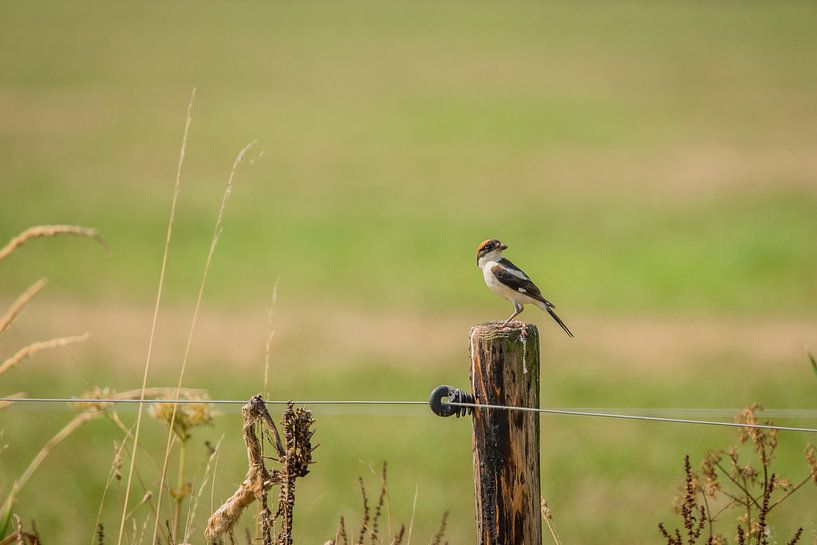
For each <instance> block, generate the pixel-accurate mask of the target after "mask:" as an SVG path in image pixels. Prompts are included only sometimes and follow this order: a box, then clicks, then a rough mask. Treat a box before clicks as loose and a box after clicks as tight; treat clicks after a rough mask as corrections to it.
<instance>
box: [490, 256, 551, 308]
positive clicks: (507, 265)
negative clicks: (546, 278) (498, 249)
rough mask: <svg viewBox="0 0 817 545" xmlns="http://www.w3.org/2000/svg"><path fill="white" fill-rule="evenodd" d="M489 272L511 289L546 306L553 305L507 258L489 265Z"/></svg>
mask: <svg viewBox="0 0 817 545" xmlns="http://www.w3.org/2000/svg"><path fill="white" fill-rule="evenodd" d="M491 273H493V275H494V276H495V277H496V279H497V280H499V281H500V282H502V283H503V284H505V285H506V286H508V287H509V288H511V289H512V290H514V291H518V292H519V293H524V294H525V295H527V296H528V297H531V298H533V299H536V300H537V301H541V302H543V303H545V305H547V306H548V307H551V306H553V305H552V303H551V302H550V301H548V300H547V299H545V298H544V296H543V295H542V292H540V291H539V288H537V287H536V284H534V283H533V281H531V279H530V278H528V275H526V274H525V273H524V272H522V269H520V268H519V267H517V266H516V265H514V264H513V263H511V262H510V261H508V260H507V259H502V260H501V261H498V262H497V264H496V265H494V266H493V267H491Z"/></svg>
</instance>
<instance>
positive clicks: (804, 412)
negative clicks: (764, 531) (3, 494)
mask: <svg viewBox="0 0 817 545" xmlns="http://www.w3.org/2000/svg"><path fill="white" fill-rule="evenodd" d="M4 402H8V403H24V404H94V405H108V404H117V405H139V404H140V403H144V404H146V405H156V404H162V403H178V404H185V405H187V404H211V405H243V404H245V403H247V400H245V399H179V400H175V399H145V400H139V399H110V398H109V399H99V398H73V397H71V398H67V397H0V403H4ZM290 402H292V403H295V404H297V405H313V406H314V405H321V406H347V407H348V406H352V407H357V408H362V407H384V406H391V407H399V406H423V405H428V402H427V401H414V400H373V399H360V400H352V399H334V400H332V399H303V400H291V401H290V400H283V399H275V400H268V401H264V403H266V404H268V405H286V404H288V403H290ZM444 403H445V404H448V405H451V406H454V407H466V408H469V409H480V410H486V409H488V410H503V411H524V412H531V413H538V414H540V415H545V414H549V415H563V416H584V417H590V418H612V419H620V420H638V421H646V422H659V423H676V424H691V425H701V426H726V427H731V428H759V429H769V430H779V431H796V432H803V433H817V428H806V427H797V426H778V425H769V424H741V423H738V422H723V421H718V420H705V419H704V418H706V417H709V418H713V417H714V418H718V417H721V418H730V417H733V416H734V415H735V414H737V413H738V412H739V411H740V409H699V408H625V409H590V408H580V409H567V408H565V409H560V408H536V407H513V406H507V405H489V404H481V403H458V402H453V401H447V402H444ZM357 414H360V413H357ZM681 415H687V416H697V418H683V417H681ZM763 416H764V417H767V418H795V419H813V418H817V410H811V409H776V410H775V409H772V410H766V411H763Z"/></svg>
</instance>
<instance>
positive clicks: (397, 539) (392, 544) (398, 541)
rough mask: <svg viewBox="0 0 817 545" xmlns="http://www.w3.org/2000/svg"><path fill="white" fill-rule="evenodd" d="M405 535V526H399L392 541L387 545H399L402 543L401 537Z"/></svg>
mask: <svg viewBox="0 0 817 545" xmlns="http://www.w3.org/2000/svg"><path fill="white" fill-rule="evenodd" d="M405 535H406V526H405V525H404V524H401V525H400V529H399V530H398V531H397V534H396V535H395V536H394V539H392V540H391V542H390V543H389V545H400V544H401V543H403V537H404V536H405Z"/></svg>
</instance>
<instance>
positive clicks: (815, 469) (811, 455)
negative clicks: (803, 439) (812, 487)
mask: <svg viewBox="0 0 817 545" xmlns="http://www.w3.org/2000/svg"><path fill="white" fill-rule="evenodd" d="M806 462H807V463H808V467H809V472H811V480H812V482H813V483H814V484H817V453H815V451H814V447H813V446H812V445H808V446H807V447H806Z"/></svg>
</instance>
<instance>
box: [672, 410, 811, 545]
mask: <svg viewBox="0 0 817 545" xmlns="http://www.w3.org/2000/svg"><path fill="white" fill-rule="evenodd" d="M760 410H762V407H761V406H760V405H751V406H749V407H747V408H746V409H744V410H743V411H741V412H740V413H739V414H738V417H737V422H738V423H741V424H757V423H759V421H758V419H757V417H756V412H757V411H760ZM763 424H767V425H772V422H769V421H766V422H763ZM776 431H777V430H769V429H760V428H748V427H747V428H739V430H738V442H739V444H741V445H743V444H745V445H748V446H750V447H751V449H752V450H753V451H754V453H755V456H756V458H757V462H758V463H757V465H753V464H752V463H746V462H744V460H742V459H741V449H740V447H739V446H734V447H730V448H728V449H726V450H714V451H709V452H707V453H706V454H705V456H704V458H703V461H702V463H701V470H700V473H698V472H696V471H694V470H693V469H692V467H691V465H690V462H689V456H687V457H685V459H684V483H683V485H682V490H683V495H682V496H680V497H678V498H676V502H675V506H674V507H673V511H674V512H675V513H677V514H678V515H680V516H681V519H682V523H683V528H684V530H680V529H678V528H676V529H674V531H672V532H670V531H668V530H667V529H666V527H665V526H664V525H663V523H662V524H659V525H658V529H659V531H660V533H661V535H662V536H663V537H664V539H665V540H666V542H667V544H668V545H694V544H695V543H698V541H699V540H703V541H704V542H705V543H706V544H707V545H710V544H711V545H724V544H725V543H726V542H727V540H726V538H725V537H724V535H723V534H722V533H718V532H717V531H716V528H717V524H716V523H718V522H719V521H720V520H721V519H722V517H723V515H724V514H726V513H728V512H730V511H734V510H737V511H738V513H739V515H738V517H737V522H738V524H737V529H736V536H735V541H736V542H737V543H738V544H747V545H748V544H754V545H768V543H769V537H770V536H769V532H768V528H767V522H766V521H767V519H768V515H769V514H770V513H771V512H772V511H773V510H774V509H775V508H777V507H778V506H779V505H780V504H781V503H782V502H783V501H785V500H786V499H788V498H789V497H791V495H792V494H794V493H795V492H797V490H799V489H800V488H801V487H803V486H804V485H805V484H806V483H808V482H810V481H811V480H812V470H811V464H810V463H809V450H808V447H807V449H806V461H807V463H809V472H808V474H807V475H805V476H804V477H803V478H802V479H801V480H799V481H798V482H797V484H793V483H792V482H791V481H789V480H788V479H784V478H782V477H779V476H778V475H777V474H775V473H773V472H772V471H771V466H772V462H773V460H774V454H775V450H776V449H777V433H776ZM815 461H817V460H815ZM682 532H684V533H685V534H686V535H685V536H682ZM801 535H802V532H801V531H797V532H795V534H794V537H793V538H792V539H791V541H790V543H791V544H792V545H794V544H795V543H797V541H798V540H799V539H800V536H801Z"/></svg>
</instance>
